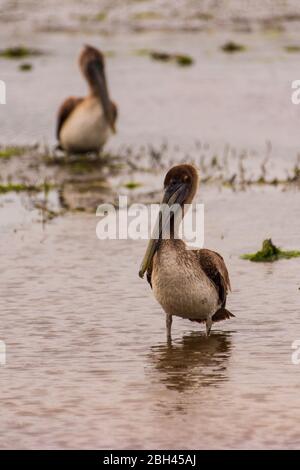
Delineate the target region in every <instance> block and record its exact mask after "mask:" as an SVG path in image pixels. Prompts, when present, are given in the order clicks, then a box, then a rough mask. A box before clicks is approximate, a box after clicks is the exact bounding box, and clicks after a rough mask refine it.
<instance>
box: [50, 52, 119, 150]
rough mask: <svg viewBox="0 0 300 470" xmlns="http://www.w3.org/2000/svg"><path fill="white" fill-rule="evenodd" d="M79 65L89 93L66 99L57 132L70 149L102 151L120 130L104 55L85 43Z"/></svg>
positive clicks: (65, 148) (64, 146)
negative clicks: (111, 136)
mask: <svg viewBox="0 0 300 470" xmlns="http://www.w3.org/2000/svg"><path fill="white" fill-rule="evenodd" d="M79 67H80V70H81V72H82V74H83V76H84V77H85V79H86V81H87V83H88V86H89V94H88V96H86V97H85V98H79V97H69V98H67V99H66V100H65V101H64V102H63V104H62V105H61V107H60V109H59V112H58V117H57V130H56V135H57V139H58V141H59V146H60V148H62V149H63V150H66V151H67V152H70V153H85V152H99V151H100V150H101V149H102V147H103V145H104V144H105V142H106V141H107V139H108V138H109V136H110V135H111V134H112V133H115V132H116V128H115V124H116V119H117V106H116V104H115V103H114V102H113V101H111V99H110V97H109V92H108V87H107V82H106V76H105V65H104V56H103V54H102V53H101V52H100V51H99V50H98V49H96V48H94V47H92V46H88V45H87V46H85V47H84V48H83V50H82V52H81V53H80V56H79Z"/></svg>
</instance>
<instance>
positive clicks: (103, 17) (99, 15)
mask: <svg viewBox="0 0 300 470" xmlns="http://www.w3.org/2000/svg"><path fill="white" fill-rule="evenodd" d="M106 18H107V13H106V12H105V11H100V12H99V13H97V14H96V15H95V16H94V19H95V21H105V20H106Z"/></svg>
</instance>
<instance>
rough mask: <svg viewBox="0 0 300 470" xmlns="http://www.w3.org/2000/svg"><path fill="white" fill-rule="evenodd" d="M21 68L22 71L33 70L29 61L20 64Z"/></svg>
mask: <svg viewBox="0 0 300 470" xmlns="http://www.w3.org/2000/svg"><path fill="white" fill-rule="evenodd" d="M19 70H20V71H21V72H30V70H32V64H30V63H29V62H24V63H23V64H20V65H19Z"/></svg>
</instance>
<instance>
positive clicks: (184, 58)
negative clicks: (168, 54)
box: [174, 54, 194, 67]
mask: <svg viewBox="0 0 300 470" xmlns="http://www.w3.org/2000/svg"><path fill="white" fill-rule="evenodd" d="M174 58H175V61H176V63H177V64H178V65H180V66H181V67H186V66H189V65H193V63H194V59H193V58H192V57H191V56H189V55H184V54H176V55H175V57H174Z"/></svg>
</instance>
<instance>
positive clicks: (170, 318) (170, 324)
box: [166, 313, 172, 339]
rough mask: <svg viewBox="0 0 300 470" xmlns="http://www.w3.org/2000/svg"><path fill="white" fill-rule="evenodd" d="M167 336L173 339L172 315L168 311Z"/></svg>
mask: <svg viewBox="0 0 300 470" xmlns="http://www.w3.org/2000/svg"><path fill="white" fill-rule="evenodd" d="M166 327H167V338H168V339H171V327H172V315H170V314H169V313H166Z"/></svg>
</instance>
